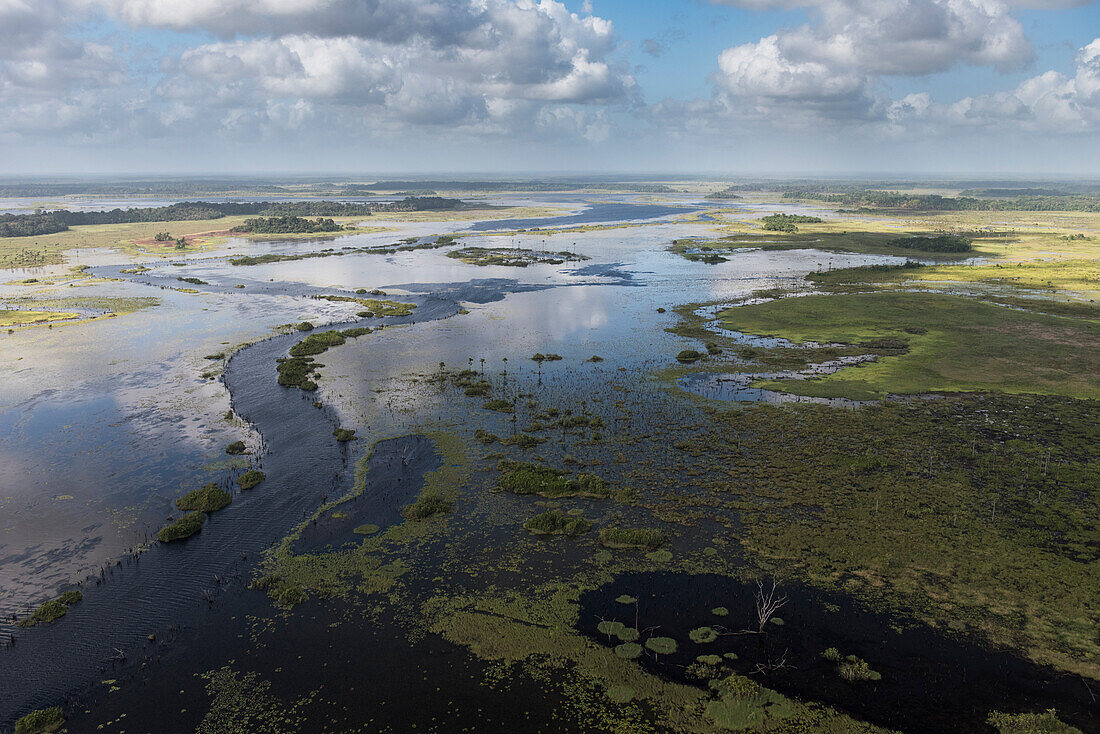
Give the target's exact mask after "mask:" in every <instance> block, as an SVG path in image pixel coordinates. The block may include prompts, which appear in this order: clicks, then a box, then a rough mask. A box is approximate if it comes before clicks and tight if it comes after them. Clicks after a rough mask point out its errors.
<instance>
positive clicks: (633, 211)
mask: <svg viewBox="0 0 1100 734" xmlns="http://www.w3.org/2000/svg"><path fill="white" fill-rule="evenodd" d="M694 211H699V207H695V206H666V205H664V204H624V203H618V202H615V203H601V204H592V205H590V206H589V207H588V208H587V209H585V210H584V211H582V212H579V213H577V214H568V215H566V216H561V217H540V218H535V219H501V220H491V221H484V222H475V223H473V224H471V225H470V226H469V228H468V229H469V231H471V232H488V231H492V230H501V229H507V230H512V229H535V228H539V229H545V228H548V227H553V228H556V227H571V226H573V225H577V224H602V223H606V222H629V221H638V220H649V219H660V218H661V217H670V216H672V215H674V214H690V213H691V212H694Z"/></svg>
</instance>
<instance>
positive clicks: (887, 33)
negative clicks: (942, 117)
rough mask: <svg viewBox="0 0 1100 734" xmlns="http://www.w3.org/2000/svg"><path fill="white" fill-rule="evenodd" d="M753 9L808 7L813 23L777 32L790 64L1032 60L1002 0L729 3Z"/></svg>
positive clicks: (881, 66) (885, 67)
mask: <svg viewBox="0 0 1100 734" xmlns="http://www.w3.org/2000/svg"><path fill="white" fill-rule="evenodd" d="M720 4H727V5H740V6H743V7H751V8H757V9H768V8H786V9H792V8H805V9H807V10H808V11H810V16H811V18H812V19H813V22H812V23H809V24H804V25H801V26H799V27H797V28H793V29H788V30H783V31H780V32H779V33H778V34H777V35H776V42H777V44H778V46H779V48H780V50H781V51H782V52H783V54H784V56H786V57H788V58H790V59H791V60H792V61H794V62H796V63H798V62H810V61H816V62H820V63H823V64H827V65H828V66H829V67H830V68H833V69H837V70H848V71H854V72H859V73H867V74H909V75H919V74H929V73H932V72H939V71H946V70H947V69H950V68H951V67H953V66H955V65H956V64H973V65H980V66H993V67H996V68H997V69H1000V70H1004V71H1007V70H1012V69H1017V68H1020V67H1022V66H1023V65H1025V64H1026V63H1028V62H1029V61H1030V60H1031V59H1032V57H1033V51H1032V48H1031V43H1030V42H1029V41H1028V40H1027V38H1026V36H1025V35H1024V31H1023V27H1022V26H1021V25H1020V23H1019V21H1018V20H1016V18H1015V17H1013V15H1012V13H1011V10H1010V8H1009V6H1008V5H1007V4H1006V3H1004V2H1001V0H729V1H728V2H722V3H720Z"/></svg>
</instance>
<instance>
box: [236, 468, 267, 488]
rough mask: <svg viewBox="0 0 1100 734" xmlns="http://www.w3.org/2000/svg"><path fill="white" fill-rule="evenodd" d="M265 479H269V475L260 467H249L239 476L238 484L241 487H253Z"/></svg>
mask: <svg viewBox="0 0 1100 734" xmlns="http://www.w3.org/2000/svg"><path fill="white" fill-rule="evenodd" d="M265 479H267V475H266V474H264V473H263V472H262V471H260V470H259V469H249V470H248V471H246V472H245V473H244V474H242V475H240V476H239V477H237V484H239V485H240V486H241V489H252V488H253V487H255V486H256V485H257V484H259V483H260V482H262V481H263V480H265Z"/></svg>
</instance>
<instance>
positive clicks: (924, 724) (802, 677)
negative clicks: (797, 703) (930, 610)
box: [579, 573, 1100, 734]
mask: <svg viewBox="0 0 1100 734" xmlns="http://www.w3.org/2000/svg"><path fill="white" fill-rule="evenodd" d="M780 589H781V592H782V594H785V595H787V596H788V597H789V601H788V602H787V604H786V605H784V606H783V607H782V608H781V609H780V610H779V611H778V612H777V613H776V616H778V617H780V618H781V619H782V620H783V624H782V625H776V624H768V625H766V629H767V633H766V634H737V633H739V632H741V631H743V630H745V629H750V630H756V629H757V628H758V626H759V625H758V622H757V615H756V612H755V607H754V594H755V593H756V591H757V588H756V586H755V585H751V586H750V585H746V584H741V583H738V582H737V581H735V580H733V579H729V578H726V577H723V576H717V575H705V574H704V575H696V576H691V575H687V574H671V573H639V574H629V575H626V576H622V577H620V578H618V579H616V580H615V581H614V582H613V583H611V584H608V585H606V586H604V587H602V588H600V589H597V590H595V591H592V592H589V593H587V594H584V595H583V596H582V597H581V599H580V607H581V610H580V617H579V618H580V629H581V631H582V632H584V633H585V634H587V635H589V636H591V637H592V638H593V639H594V640H596V641H598V642H600V643H601V644H605V645H606V644H609V643H608V638H607V636H606V635H603V634H601V633H600V632H599V631H598V630H597V624H598V623H599V622H600V620H601V619H607V620H618V621H622V622H623V623H624V624H627V625H628V626H630V627H634V625H635V619H634V616H635V609H634V606H633V605H625V604H622V603H619V602H616V601H615V600H616V598H618V597H619V596H621V595H623V594H626V595H630V596H634V597H637V598H638V600H639V601H638V612H637V613H638V627H639V628H640V629H641V630H642V632H643V634H642V640H643V641H644V639H645V638H646V637H648V636H650V635H655V636H664V637H672V638H673V639H675V640H677V642H678V643H679V650H678V651H677V652H676V653H675V654H672V655H662V656H660V660H659V662H657V661H654V660H653V657H652V655H643V657H642V658H639V660H642V661H644V663H643V664H645V665H647V666H648V667H650V668H652V669H654V670H655V671H657V672H659V673H661V674H663V675H667V676H671V677H673V678H677V679H681V680H686V681H691V682H693V683H696V684H699V685H705V684H706V681H702V682H701V683H700V682H699V681H698V680H696V679H692V678H690V677H689V676H688V675H687V674H686V671H685V668H686V666H688V665H689V664H691V663H692V662H694V660H695V657H696V656H697V655H701V654H718V655H721V654H723V653H726V652H732V653H735V654H736V655H737V656H738V659H737V660H735V661H732V662H730V663H728V664H727V665H728V667H730V668H732V671H731V672H737V673H740V674H742V675H748V676H750V677H751V678H752V679H753V680H756V681H757V682H758V683H760V684H761V685H763V686H766V687H768V688H772V689H774V690H777V691H779V692H781V693H784V694H788V695H791V696H795V697H798V698H800V699H803V700H812V701H820V702H822V703H825V704H828V705H830V706H833V707H835V708H837V709H839V710H841V711H844V712H847V713H849V714H850V715H852V716H854V717H855V718H857V719H862V720H865V721H869V722H872V723H875V724H878V725H881V726H886V727H890V728H893V729H898V730H900V731H903V732H912V733H914V734H917V733H920V734H932V733H933V732H935V733H937V734H938V733H941V732H942V733H946V732H961V731H968V732H970V731H979V732H980V731H989V730H990V729H989V727H988V726H987V725H986V724H985V720H986V717H987V716H988V715H989V712H990V711H991V710H1008V711H1012V712H1016V711H1044V710H1046V709H1048V708H1051V707H1053V708H1056V709H1057V710H1058V715H1059V717H1060V718H1061V719H1062V720H1063V721H1067V722H1070V723H1073V724H1074V725H1075V726H1078V727H1080V728H1081V729H1082V731H1097V727H1098V722H1100V718H1097V717H1100V705H1098V704H1097V702H1096V701H1095V700H1094V699H1093V698H1092V695H1091V693H1090V691H1089V688H1088V687H1087V685H1086V681H1084V680H1082V679H1081V678H1079V677H1076V676H1070V675H1066V674H1063V673H1060V672H1058V671H1055V670H1053V669H1051V668H1046V667H1043V666H1039V665H1036V664H1034V663H1031V662H1028V661H1026V660H1023V659H1021V658H1018V657H1016V656H1015V655H1012V654H1010V653H1007V652H1001V651H996V650H991V649H988V648H986V647H984V646H982V645H981V644H979V643H978V642H977V641H975V640H973V639H970V638H963V637H953V636H948V635H947V634H944V633H943V632H940V631H937V630H935V629H931V628H929V627H927V626H924V625H921V624H919V623H908V624H905V620H898V619H895V618H891V617H888V616H886V615H884V614H879V613H875V612H870V611H868V610H866V609H864V608H862V607H861V606H860V605H859V604H857V603H856V602H855V601H853V600H852V599H851V598H849V597H846V596H844V595H841V594H836V593H826V592H822V591H818V590H815V589H811V588H808V587H805V586H802V585H800V584H793V583H791V584H783V585H781V587H780ZM716 607H726V608H727V609H728V610H729V614H728V615H727V616H717V615H715V614H713V613H712V612H711V610H712V609H714V608H716ZM701 626H710V627H712V628H714V629H717V630H719V631H720V632H727V633H730V634H724V635H722V636H720V637H719V638H718V639H717V640H716V641H714V642H711V643H705V644H697V643H694V642H692V641H691V640H690V637H689V632H690V631H691V630H692V629H694V628H696V627H701ZM898 627H903V628H902V629H900V630H899V629H898ZM647 630H649V631H648V632H647ZM617 642H618V640H617V639H615V640H614V642H612V643H611V644H615V643H617ZM830 647H832V648H836V649H837V650H838V651H840V653H841V655H843V656H847V655H856V656H858V657H860V658H862V659H863V660H866V661H867V662H868V663H869V665H870V667H871V669H872V670H875V671H878V672H879V673H880V674H881V675H882V678H881V680H878V681H857V682H848V681H846V680H844V679H843V678H841V677H840V675H839V674H838V673H837V671H836V667H835V664H834V663H831V662H829V661H827V660H825V659H823V658H822V656H821V653H822V652H823V651H824V650H826V649H827V648H830ZM780 663H782V667H777V668H775V669H773V670H770V671H768V672H755V671H756V670H757V665H758V664H760V665H762V666H765V667H768V666H773V667H774V666H777V665H779V664H780ZM1091 685H1093V686H1095V682H1091Z"/></svg>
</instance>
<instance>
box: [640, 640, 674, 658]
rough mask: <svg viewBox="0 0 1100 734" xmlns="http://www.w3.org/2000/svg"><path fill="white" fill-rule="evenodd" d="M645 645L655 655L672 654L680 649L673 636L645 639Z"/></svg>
mask: <svg viewBox="0 0 1100 734" xmlns="http://www.w3.org/2000/svg"><path fill="white" fill-rule="evenodd" d="M645 646H646V649H647V650H649V651H650V652H652V653H653V654H654V656H659V655H672V654H674V653H675V652H676V651H677V650H679V649H680V646H679V645H678V644H677V642H676V640H674V639H672V638H671V637H650V638H649V639H648V640H646V641H645Z"/></svg>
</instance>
